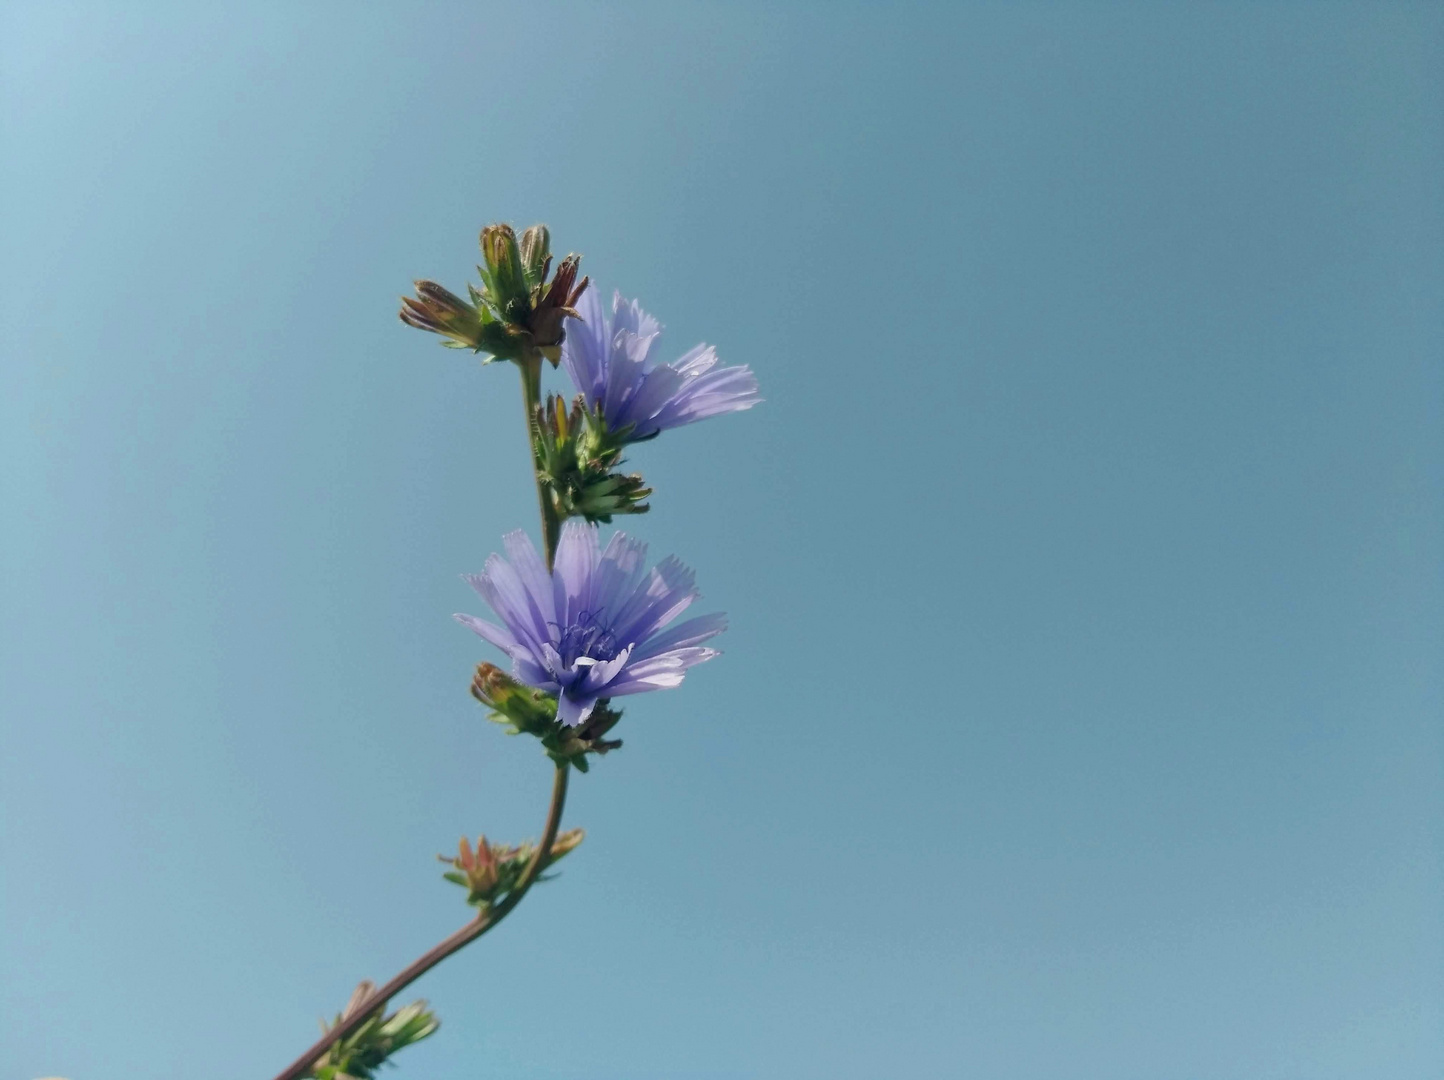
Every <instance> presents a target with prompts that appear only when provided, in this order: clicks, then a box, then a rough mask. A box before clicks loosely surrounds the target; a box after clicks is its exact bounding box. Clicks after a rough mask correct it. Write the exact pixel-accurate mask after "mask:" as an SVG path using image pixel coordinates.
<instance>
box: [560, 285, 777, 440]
mask: <svg viewBox="0 0 1444 1080" xmlns="http://www.w3.org/2000/svg"><path fill="white" fill-rule="evenodd" d="M576 307H577V311H578V313H579V314H580V315H581V319H579V320H578V319H574V318H568V319H567V321H566V339H565V340H564V341H563V342H562V361H563V363H565V364H566V368H567V374H569V375H570V376H571V377H572V382H573V383H574V384H575V385H576V388H577V390H578V391H580V392H581V394H582V396H583V397H584V398H585V399H586V403H587V407H588V408H589V409H590V410H591V411H593V412H600V413H601V414H602V416H603V418H604V419H605V420H606V425H607V431H608V432H609V433H611V434H612V435H614V436H617V437H619V438H620V439H621V441H623V442H639V441H640V440H642V439H649V438H651V437H652V436H653V435H656V434H658V433H660V432H662V431H665V430H666V429H668V428H674V427H681V426H682V425H683V424H690V423H692V422H693V421H696V420H705V419H706V418H707V417H709V416H720V415H721V414H722V413H729V412H737V411H739V410H741V409H750V408H752V406H753V405H756V404H757V403H758V402H759V401H761V400H762V399H761V398H760V397H758V395H757V377H756V376H755V375H753V374H752V371H751V370H750V369H749V368H748V367H747V366H746V365H745V364H744V365H742V366H740V367H724V368H719V367H717V351H716V350H715V349H714V348H712V346H710V345H697V346H695V347H694V348H692V349H690V350H688V351H687V352H686V353H685V354H684V355H683V356H681V357H680V358H678V359H676V360H673V361H672V362H671V363H670V364H654V363H651V362H649V361H648V359H647V354H648V352H650V351H651V348H652V345H653V344H654V343H655V342H656V340H657V336H658V335H659V334H660V333H661V332H662V327H661V324H659V323H658V322H657V320H656V319H654V318H652V316H650V315H648V314H647V313H646V312H645V311H643V310H642V309H641V307H640V306H639V305H638V304H637V302H636V301H635V300H623V299H622V294H621V293H616V294H615V295H614V296H613V297H612V315H611V318H608V317H607V316H606V314H605V312H604V311H603V310H602V301H601V300H600V299H599V298H598V296H597V290H596V289H590V290H588V291H587V292H586V293H584V294H583V295H582V297H581V299H580V300H579V301H578V302H577V305H576Z"/></svg>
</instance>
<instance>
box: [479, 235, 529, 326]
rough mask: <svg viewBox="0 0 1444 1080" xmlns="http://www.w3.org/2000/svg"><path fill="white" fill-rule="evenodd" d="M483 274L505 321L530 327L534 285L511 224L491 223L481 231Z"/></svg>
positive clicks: (498, 310)
mask: <svg viewBox="0 0 1444 1080" xmlns="http://www.w3.org/2000/svg"><path fill="white" fill-rule="evenodd" d="M481 257H482V258H483V259H485V260H486V269H485V270H484V271H482V276H483V278H484V279H485V280H486V285H487V290H488V292H490V294H491V298H492V301H493V302H494V303H495V304H496V306H497V314H499V315H500V316H501V318H502V320H503V321H505V322H509V323H512V324H514V325H516V326H523V327H524V326H526V323H527V316H529V315H530V314H531V287H530V286H529V285H528V284H527V281H526V274H525V273H524V272H523V271H522V264H521V252H520V251H519V250H518V249H517V244H516V233H514V232H512V228H511V226H510V225H488V226H487V227H486V228H484V229H482V230H481Z"/></svg>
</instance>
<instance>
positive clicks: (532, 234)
mask: <svg viewBox="0 0 1444 1080" xmlns="http://www.w3.org/2000/svg"><path fill="white" fill-rule="evenodd" d="M551 261H552V252H551V233H550V232H548V231H547V227H546V226H545V225H533V226H532V227H531V228H530V229H527V230H526V232H524V233H522V234H521V270H522V274H523V275H525V277H526V283H527V288H529V289H535V288H536V287H537V286H538V285H540V284H541V283H542V282H543V281H545V280H546V278H547V270H548V269H549V268H550V267H551Z"/></svg>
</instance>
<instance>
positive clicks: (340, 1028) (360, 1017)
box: [276, 765, 571, 1080]
mask: <svg viewBox="0 0 1444 1080" xmlns="http://www.w3.org/2000/svg"><path fill="white" fill-rule="evenodd" d="M570 772H571V766H569V765H558V766H557V771H556V776H555V777H554V778H553V780H552V801H551V806H550V807H549V808H548V809H547V823H546V827H545V829H544V830H543V831H542V838H541V843H540V844H538V845H537V849H536V854H535V855H533V856H532V859H531V862H530V863H528V864H527V868H526V870H525V871H523V873H522V876H521V880H520V881H518V882H517V883H516V888H514V889H512V890H511V892H509V893H507V895H506V898H505V899H504V900H502V901H501V903H499V904H497V905H496V906H494V907H492V908H489V909H488V910H486V911H483V912H482V913H481V914H480V915H478V916H477V917H476V918H475V919H473V920H472V921H471V922H469V923H467V924H466V925H465V926H463V927H462V928H461V929H460V930H458V931H456V933H454V934H452V935H451V936H450V937H448V938H447V939H446V940H444V941H442V942H441V943H440V944H438V945H436V946H435V947H434V948H433V949H431V951H430V952H428V953H426V954H425V955H423V956H421V957H419V958H418V959H417V960H415V961H414V962H413V963H412V964H411V965H410V966H409V967H407V968H406V969H405V970H404V971H402V972H401V974H399V975H397V976H396V978H394V979H392V980H391V981H390V982H389V983H387V984H386V985H385V986H383V987H381V989H379V990H377V991H375V992H374V993H372V995H371V997H370V998H368V999H367V1001H366V1003H365V1004H364V1005H362V1006H361V1007H360V1008H358V1009H357V1010H356V1011H355V1012H354V1013H352V1014H351V1016H350V1018H349V1019H347V1020H345V1021H343V1022H341V1023H339V1024H337V1025H336V1026H335V1027H334V1028H332V1029H331V1030H330V1031H328V1032H326V1034H325V1035H323V1036H321V1038H320V1039H318V1040H317V1041H316V1042H315V1044H313V1045H312V1046H311V1047H310V1049H308V1050H307V1051H306V1052H305V1053H304V1054H302V1055H301V1056H300V1057H298V1058H297V1059H296V1060H295V1061H293V1062H292V1063H291V1064H290V1065H289V1066H288V1067H287V1068H286V1069H284V1070H283V1071H282V1072H280V1073H278V1074H277V1076H276V1080H300V1078H301V1077H304V1076H306V1075H307V1074H308V1073H309V1072H310V1071H311V1066H312V1065H314V1064H315V1063H316V1059H317V1058H319V1057H320V1056H321V1055H322V1054H324V1053H325V1052H326V1051H327V1050H329V1049H331V1047H332V1045H333V1044H335V1043H337V1042H339V1041H340V1040H342V1039H344V1038H346V1036H348V1035H350V1034H351V1033H352V1032H354V1031H355V1030H356V1029H357V1028H359V1027H360V1026H361V1025H362V1024H364V1023H365V1022H366V1020H367V1018H368V1017H371V1016H374V1015H375V1014H376V1013H377V1012H378V1011H379V1010H381V1009H383V1008H385V1007H386V1003H387V1002H388V1001H389V1000H390V999H391V998H393V997H395V996H396V995H397V994H399V993H401V991H403V990H405V989H406V988H407V987H408V986H410V985H411V984H412V983H413V982H415V981H416V980H417V979H419V978H421V976H423V975H425V974H426V973H427V972H428V971H430V970H431V969H432V968H434V967H435V966H436V965H437V964H439V963H441V961H443V960H445V959H446V958H447V957H448V956H450V955H451V954H452V953H454V952H457V951H458V950H460V949H462V948H464V947H465V946H467V945H470V944H471V943H472V942H473V941H475V940H476V939H477V938H479V937H481V935H482V934H484V933H486V932H487V931H488V930H490V929H491V928H492V927H493V926H495V925H496V924H497V923H499V922H501V920H502V919H504V918H506V917H507V915H509V914H511V911H512V909H513V908H515V907H516V906H517V904H519V903H521V900H522V897H524V896H525V895H526V894H527V890H528V889H530V888H531V887H532V885H533V883H535V881H536V879H537V875H539V874H540V873H541V872H542V869H543V868H544V867H545V866H546V863H547V858H548V856H550V855H551V850H552V844H553V843H554V842H555V841H556V838H557V829H559V828H560V827H561V823H562V808H563V807H564V806H565V805H566V801H567V776H568V774H569V773H570Z"/></svg>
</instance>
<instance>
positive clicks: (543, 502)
mask: <svg viewBox="0 0 1444 1080" xmlns="http://www.w3.org/2000/svg"><path fill="white" fill-rule="evenodd" d="M517 367H518V368H520V369H521V401H522V407H523V408H524V409H525V410H526V447H527V453H528V454H529V455H530V460H531V466H532V473H533V475H535V476H536V498H537V505H538V506H539V507H540V509H541V523H542V546H543V547H544V548H545V549H546V558H547V569H548V570H550V569H551V568H552V561H553V560H554V559H555V558H556V553H557V541H558V540H559V539H560V538H561V532H562V523H561V522H560V521H558V520H557V515H556V510H555V508H554V507H553V506H552V501H551V499H550V498H548V496H547V486H546V484H545V482H543V480H542V478H541V477H540V476H539V475H536V449H535V447H534V445H533V441H532V440H533V439H537V438H540V437H541V433H540V432H538V431H536V429H535V425H536V410H537V406H538V405H540V404H541V369H542V358H541V354H540V353H535V352H534V353H532V354H531V355H530V356H528V357H526V358H525V359H523V360H521V361H520V362H518V364H517Z"/></svg>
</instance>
